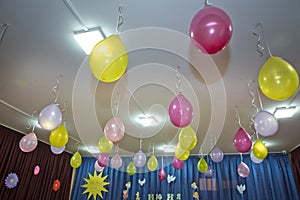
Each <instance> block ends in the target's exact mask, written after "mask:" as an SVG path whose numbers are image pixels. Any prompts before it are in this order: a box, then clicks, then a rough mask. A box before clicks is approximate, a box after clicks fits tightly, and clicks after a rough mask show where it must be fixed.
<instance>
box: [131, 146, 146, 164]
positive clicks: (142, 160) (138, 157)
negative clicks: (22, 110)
mask: <svg viewBox="0 0 300 200" xmlns="http://www.w3.org/2000/svg"><path fill="white" fill-rule="evenodd" d="M146 161H147V158H146V155H145V154H144V152H143V151H142V150H139V151H138V152H137V153H136V154H135V155H134V157H133V162H134V164H135V166H137V167H143V166H144V165H145V164H146Z"/></svg>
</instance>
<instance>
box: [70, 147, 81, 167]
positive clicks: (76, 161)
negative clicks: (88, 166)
mask: <svg viewBox="0 0 300 200" xmlns="http://www.w3.org/2000/svg"><path fill="white" fill-rule="evenodd" d="M81 163H82V158H81V155H80V153H79V152H78V151H76V152H75V153H74V154H73V156H72V157H71V159H70V165H71V167H73V168H75V169H76V168H78V167H79V166H80V165H81Z"/></svg>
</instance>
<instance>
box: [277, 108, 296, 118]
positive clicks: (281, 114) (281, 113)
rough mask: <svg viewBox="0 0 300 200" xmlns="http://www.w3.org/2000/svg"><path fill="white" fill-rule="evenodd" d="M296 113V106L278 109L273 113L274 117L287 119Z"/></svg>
mask: <svg viewBox="0 0 300 200" xmlns="http://www.w3.org/2000/svg"><path fill="white" fill-rule="evenodd" d="M295 112H296V106H290V107H278V108H276V109H275V111H274V116H275V117H276V118H277V119H279V118H288V117H293V115H294V114H295Z"/></svg>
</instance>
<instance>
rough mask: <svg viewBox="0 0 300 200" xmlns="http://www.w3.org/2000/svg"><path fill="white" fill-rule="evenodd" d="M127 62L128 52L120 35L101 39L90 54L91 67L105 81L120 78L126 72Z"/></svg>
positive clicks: (98, 77)
mask: <svg viewBox="0 0 300 200" xmlns="http://www.w3.org/2000/svg"><path fill="white" fill-rule="evenodd" d="M127 64H128V56H127V52H126V49H125V46H124V45H123V42H122V41H121V38H120V37H119V36H118V35H111V36H109V37H108V38H105V39H104V40H102V41H100V42H99V43H98V44H96V45H95V46H94V48H93V50H92V52H91V54H90V69H91V71H92V73H93V75H94V76H95V77H96V78H97V79H99V80H100V81H103V82H113V81H116V80H118V79H119V78H120V77H121V76H122V75H123V74H124V73H125V71H126V68H127Z"/></svg>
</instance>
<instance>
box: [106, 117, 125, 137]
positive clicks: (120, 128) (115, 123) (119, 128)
mask: <svg viewBox="0 0 300 200" xmlns="http://www.w3.org/2000/svg"><path fill="white" fill-rule="evenodd" d="M124 132H125V126H124V124H123V122H122V121H121V120H120V119H119V118H118V117H113V118H111V119H110V120H109V121H108V122H107V123H106V124H105V127H104V135H105V136H106V138H107V139H108V140H110V141H112V142H118V141H120V140H121V139H122V138H123V136H124Z"/></svg>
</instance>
